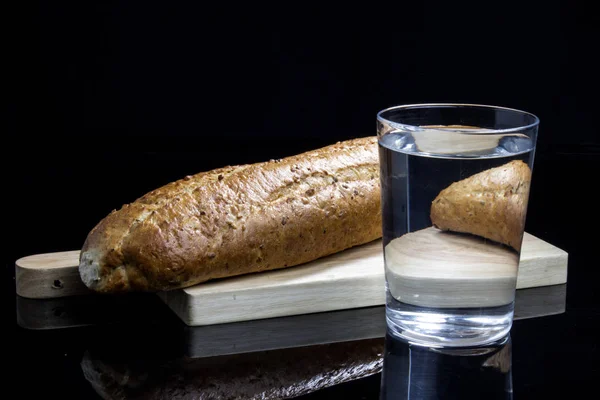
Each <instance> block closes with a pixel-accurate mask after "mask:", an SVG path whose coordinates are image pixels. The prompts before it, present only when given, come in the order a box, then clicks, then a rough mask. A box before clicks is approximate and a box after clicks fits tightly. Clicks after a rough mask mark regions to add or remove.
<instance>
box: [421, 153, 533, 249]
mask: <svg viewBox="0 0 600 400" xmlns="http://www.w3.org/2000/svg"><path fill="white" fill-rule="evenodd" d="M530 184H531V170H530V169H529V166H528V165H527V164H525V163H524V162H523V161H511V162H509V163H507V164H505V165H502V166H500V167H496V168H491V169H488V170H486V171H483V172H480V173H478V174H475V175H473V176H470V177H468V178H466V179H463V180H461V181H459V182H454V183H453V184H452V185H450V186H448V187H447V188H446V189H444V190H442V191H441V192H440V194H439V195H438V196H437V197H436V198H435V199H434V200H433V202H432V204H431V222H432V223H433V225H434V226H435V227H437V228H439V229H442V230H449V231H455V232H464V233H471V234H474V235H478V236H482V237H484V238H487V239H490V240H493V241H496V242H499V243H503V244H506V245H508V246H511V247H513V248H514V249H515V250H517V251H520V250H521V242H522V240H523V232H524V229H525V215H526V212H527V201H528V198H529V186H530Z"/></svg>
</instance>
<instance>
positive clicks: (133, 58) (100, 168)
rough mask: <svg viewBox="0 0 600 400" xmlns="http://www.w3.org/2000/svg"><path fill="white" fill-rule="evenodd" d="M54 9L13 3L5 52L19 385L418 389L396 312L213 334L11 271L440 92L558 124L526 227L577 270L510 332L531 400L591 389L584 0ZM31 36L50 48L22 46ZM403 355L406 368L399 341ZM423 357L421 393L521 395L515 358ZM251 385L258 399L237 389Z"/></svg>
mask: <svg viewBox="0 0 600 400" xmlns="http://www.w3.org/2000/svg"><path fill="white" fill-rule="evenodd" d="M40 3H41V7H38V8H34V9H32V10H28V12H27V15H28V16H31V17H32V18H31V19H32V21H31V22H33V23H32V25H33V26H32V29H31V30H30V29H29V27H23V26H22V24H21V19H20V18H14V17H13V14H12V13H5V15H6V16H7V20H14V21H15V22H16V23H17V24H18V26H16V27H15V29H13V30H11V32H13V33H14V34H11V35H7V39H8V40H7V42H9V45H12V46H13V47H14V48H15V49H19V52H18V53H19V54H18V55H16V56H14V57H12V56H11V55H10V54H9V55H7V56H6V57H5V58H6V64H9V66H10V65H14V66H15V73H14V74H8V75H7V76H6V77H7V81H9V84H10V83H13V84H14V85H13V86H14V93H13V92H12V91H11V89H12V87H9V92H8V94H7V95H6V94H5V98H6V99H7V100H8V103H9V107H6V108H3V111H4V110H5V109H8V111H9V113H11V112H12V111H17V112H15V113H14V118H10V117H9V125H8V129H6V127H5V126H4V125H3V128H5V129H4V130H3V133H5V134H7V137H8V138H7V139H5V141H4V142H3V145H4V147H3V150H4V153H3V157H2V171H3V186H2V187H3V192H2V194H3V211H4V213H3V217H4V218H5V219H6V218H7V219H8V224H4V225H3V227H4V228H5V229H4V234H5V236H8V240H5V242H4V246H3V249H2V250H3V252H2V257H3V264H2V266H3V269H2V289H3V290H2V303H1V304H2V314H1V315H2V320H1V321H2V328H3V329H2V335H0V337H1V338H2V339H1V342H0V343H1V344H2V354H3V358H2V359H3V361H4V363H3V366H4V367H5V368H4V369H3V371H4V372H3V376H2V384H3V385H2V395H3V397H5V398H24V399H29V398H35V399H39V398H48V397H53V396H56V397H57V398H61V399H95V398H102V396H104V398H124V397H127V396H130V397H131V396H138V398H142V397H146V398H161V397H160V396H162V398H171V397H172V396H171V395H173V394H174V393H178V394H180V395H181V398H186V396H187V398H193V396H197V397H199V394H198V393H200V392H202V393H213V394H214V393H217V392H216V390H219V388H221V389H223V388H224V385H233V384H234V383H235V382H237V383H238V386H229V388H230V389H232V390H231V391H230V392H229V393H243V394H246V395H250V394H254V395H255V394H257V393H260V388H263V389H265V390H272V388H274V387H276V386H277V385H278V386H277V387H278V388H280V389H281V388H282V387H287V388H290V387H295V388H300V387H301V385H300V384H298V382H300V381H302V382H308V381H310V376H313V377H315V376H327V379H326V382H328V384H332V385H333V386H330V387H325V388H320V389H319V390H317V391H314V392H312V393H304V392H302V393H304V394H302V396H304V398H306V399H332V398H346V399H378V398H379V396H380V394H381V393H382V392H383V393H386V394H387V397H388V398H394V396H396V397H397V396H402V395H403V393H405V391H404V387H403V386H402V385H404V386H406V382H407V377H408V376H409V374H404V373H394V374H392V375H390V376H386V382H388V384H387V387H386V388H385V389H384V390H383V391H382V390H381V386H380V385H381V381H382V379H381V378H382V374H381V373H379V372H376V367H378V366H379V367H382V366H383V363H380V364H377V363H376V362H375V360H374V359H373V357H377V354H378V352H379V350H380V351H381V354H383V353H384V340H385V339H384V335H385V329H384V324H383V323H382V320H381V319H378V318H379V316H378V315H381V317H383V313H382V312H381V310H379V311H377V310H361V311H357V313H356V314H354V315H355V316H356V325H354V326H352V323H353V322H352V317H348V318H346V317H344V315H342V317H340V314H336V316H335V317H331V320H330V319H329V317H326V316H319V317H316V316H315V317H310V318H309V317H306V318H299V319H298V321H302V323H299V324H298V325H296V326H295V327H294V323H293V322H292V321H291V320H287V322H284V323H282V325H280V326H279V327H277V326H276V325H277V323H276V322H274V321H269V322H264V323H263V322H257V323H256V324H244V325H239V326H237V327H235V328H233V327H232V329H229V327H223V326H221V327H210V329H205V330H199V329H198V330H196V329H193V328H188V327H186V326H184V325H183V324H182V323H181V322H180V321H179V320H178V319H177V318H176V317H175V316H174V315H173V314H172V313H170V311H169V310H168V309H167V308H166V307H165V306H164V305H163V304H162V303H161V302H160V301H156V299H155V298H151V299H150V298H146V299H143V298H137V299H130V300H125V299H111V300H109V299H106V298H87V299H83V298H78V299H71V300H73V301H72V302H64V301H63V300H62V299H59V300H56V301H54V300H53V301H46V302H40V301H28V300H26V299H17V298H16V297H15V293H14V269H13V267H14V261H15V260H16V259H17V258H19V257H22V256H26V255H30V254H36V253H43V252H52V251H64V250H72V249H77V248H80V247H81V245H82V243H83V241H84V240H85V236H86V235H87V233H88V232H89V230H90V229H91V228H92V227H93V226H94V224H95V223H97V222H98V221H99V220H100V219H101V218H102V217H104V216H105V215H106V214H107V213H109V212H110V211H111V210H112V209H114V208H118V207H120V206H121V205H122V204H124V203H127V202H130V201H133V200H134V199H135V198H137V197H139V196H141V195H142V194H144V193H146V192H147V191H149V190H151V189H154V188H156V187H157V186H159V185H163V184H166V183H168V182H170V181H172V180H175V179H179V178H181V177H183V176H185V175H187V174H191V173H196V172H200V171H205V170H209V169H212V168H217V167H222V166H224V165H234V164H242V163H249V162H258V161H264V160H268V159H271V158H280V157H284V156H287V155H292V154H297V153H299V152H302V151H306V150H309V149H314V148H317V147H320V146H324V145H327V144H330V143H332V142H335V141H337V140H344V139H348V138H351V137H358V136H365V135H374V134H375V124H374V122H375V115H376V113H377V111H379V110H381V109H383V108H386V107H389V106H393V105H397V104H408V103H416V102H432V101H452V102H475V103H482V104H493V105H500V106H507V107H515V108H520V109H523V110H526V111H529V112H532V113H534V114H536V115H538V116H539V117H540V119H541V124H540V134H539V140H538V149H537V151H536V158H535V164H534V170H533V182H532V188H531V196H530V202H529V211H528V216H527V225H526V231H527V232H529V233H531V234H533V235H535V236H537V237H539V238H541V239H543V240H546V241H548V242H550V243H551V244H553V245H555V246H558V247H560V248H562V249H564V250H566V251H567V252H568V253H569V277H568V284H567V285H566V287H561V288H554V292H553V293H554V294H549V293H548V292H546V291H545V289H544V288H543V289H540V290H536V291H532V292H527V293H523V296H524V297H530V298H532V299H537V300H539V301H538V302H537V303H535V304H536V305H533V306H532V308H528V309H524V310H521V317H523V318H525V317H527V318H525V319H519V320H517V321H515V323H514V325H513V328H512V331H511V352H512V370H511V375H512V387H513V395H514V398H516V399H564V398H568V399H579V398H593V397H594V394H595V393H596V391H597V384H598V382H599V381H600V367H599V366H600V328H599V325H600V296H599V294H598V293H600V291H599V290H598V282H600V267H599V265H598V264H599V261H598V247H599V244H598V239H599V234H598V232H597V231H598V217H597V214H598V211H597V210H598V205H597V197H598V196H597V194H596V193H595V189H596V186H598V180H599V179H598V176H600V174H599V172H600V171H599V168H598V167H599V160H600V147H599V144H600V142H599V139H598V138H599V137H600V135H598V128H597V125H598V124H597V120H598V102H597V94H598V90H597V84H598V70H599V68H598V63H597V61H595V59H596V57H595V55H596V52H595V51H593V50H594V49H595V47H597V42H598V40H597V38H598V27H599V26H600V24H598V23H597V22H596V21H595V20H594V19H596V18H597V15H598V14H597V13H595V12H592V10H590V9H588V8H586V7H584V5H583V4H581V3H582V2H577V1H574V2H573V1H571V2H558V1H547V2H530V3H528V2H522V1H520V2H502V3H497V4H496V3H494V5H493V6H489V5H487V4H484V5H481V4H477V5H475V6H473V5H468V6H461V5H459V4H458V3H456V2H441V3H440V4H435V5H434V4H433V3H431V2H425V3H424V2H414V1H413V2H407V1H399V2H395V3H394V4H393V5H390V6H389V8H387V6H386V7H383V6H381V5H379V4H376V3H374V2H372V3H362V4H361V6H360V7H337V6H336V7H335V8H333V7H332V9H331V10H329V11H331V12H329V13H327V12H323V13H322V14H321V13H320V12H321V11H322V7H324V4H321V5H320V7H319V8H311V7H295V8H294V9H293V10H291V11H289V10H284V9H283V8H284V7H287V6H288V5H287V4H284V3H282V7H281V9H280V10H272V9H271V7H272V6H269V9H264V10H260V9H257V7H258V5H257V4H256V3H247V5H246V8H245V9H236V7H235V6H232V5H231V4H230V3H222V5H221V6H222V8H223V9H222V10H220V11H219V12H217V13H211V10H209V9H208V8H209V7H208V6H206V4H205V3H204V2H193V3H190V5H188V6H186V7H184V6H178V5H176V4H175V3H173V4H171V3H169V4H168V5H166V3H165V2H154V1H147V2H144V5H140V4H138V3H135V2H112V3H111V4H109V3H110V2H107V3H106V4H104V3H103V4H100V2H94V1H84V2H81V1H79V2H68V1H67V2H50V1H45V2H40ZM212 5H218V4H216V3H215V4H212ZM272 11H275V14H276V16H275V17H274V16H273V15H272ZM294 17H295V18H294ZM9 22H10V21H9ZM29 31H31V33H32V36H35V40H34V43H33V44H31V43H29V42H28V41H20V40H19V39H20V36H21V34H22V33H23V32H29ZM15 36H16V38H15ZM29 56H30V57H31V59H28V58H29ZM17 70H18V71H17ZM4 93H6V92H4ZM13 94H14V95H13ZM3 121H4V120H3ZM561 292H562V293H563V295H564V297H562V299H561V297H560V296H556V294H557V293H559V294H560V293H561ZM519 295H521V294H519ZM517 306H518V305H517ZM542 311H543V312H542ZM378 313H379V314H378ZM350 314H352V313H350ZM345 315H349V314H345ZM542 315H543V316H542ZM321 318H323V319H321ZM336 321H337V322H336ZM340 321H342V322H343V323H342V324H341V325H339V328H338V329H339V330H336V324H337V323H341V322H340ZM17 322H19V323H21V324H22V325H23V326H27V328H24V327H22V326H19V325H18V324H17ZM80 325H84V326H80ZM67 326H71V327H69V328H67ZM43 327H46V328H49V327H52V328H54V329H44V330H40V328H43ZM284 327H285V329H284ZM291 327H294V328H292V329H290V328H291ZM34 328H35V329H34ZM303 328H304V329H308V331H303ZM271 332H272V333H273V334H271ZM354 334H356V335H359V336H357V337H354V338H353V337H352V336H353V335H354ZM270 338H272V339H276V340H275V341H270V340H269V339H270ZM326 338H330V339H329V340H326ZM319 343H320V344H319ZM294 345H300V346H302V347H294ZM278 346H284V347H285V348H284V349H281V348H279V349H278ZM388 348H390V346H388ZM393 349H394V351H396V350H398V354H400V356H399V357H400V358H399V360H400V361H399V363H400V366H399V368H405V364H402V362H404V361H402V360H403V359H402V357H404V360H406V357H405V356H402V354H405V353H402V351H403V350H402V347H401V346H400V345H398V346H394V347H393ZM239 351H243V353H241V354H238V353H236V352H239ZM373 351H375V353H373ZM417 353H418V354H417ZM499 353H500V352H499ZM373 354H375V356H374V355H373ZM496 354H497V353H496ZM412 355H413V356H415V357H416V356H417V355H422V356H423V358H422V359H421V361H423V363H422V364H420V366H421V369H420V370H419V371H420V372H419V374H420V375H419V377H420V378H421V382H423V386H422V387H415V388H414V389H413V390H412V391H411V393H420V394H422V395H423V396H425V395H426V394H432V393H438V395H440V396H441V395H442V394H444V393H442V390H441V388H445V389H446V390H447V393H451V392H448V390H450V389H455V390H457V389H464V390H467V389H470V388H473V387H474V388H480V389H481V390H487V391H486V392H485V393H486V394H489V398H495V397H496V398H503V397H502V396H504V395H505V394H506V390H505V386H504V385H503V383H504V382H505V381H504V380H503V379H504V378H503V377H502V374H499V375H496V373H495V372H494V371H493V370H494V369H498V368H497V367H491V366H490V367H488V366H482V367H481V368H479V367H478V366H479V365H483V364H482V362H481V361H482V360H480V359H476V360H475V361H470V360H472V359H470V358H463V357H460V356H446V355H439V354H435V355H429V353H422V352H420V351H419V352H417V351H415V352H412ZM238 357H239V363H238V361H237V360H238ZM345 357H347V358H345ZM361 360H362V361H361ZM425 360H426V361H427V362H424V361H425ZM442 360H450V361H448V363H446V362H444V363H442ZM312 361H314V363H315V364H314V365H313V364H311V362H312ZM390 361H392V358H391V357H390ZM416 361H419V360H415V362H416ZM361 362H363V364H361ZM188 363H189V364H191V367H190V368H188V369H186V366H187V365H188ZM483 363H485V361H483ZM361 365H363V366H361ZM242 366H243V367H242ZM449 366H450V367H449ZM400 371H402V370H401V369H400ZM431 371H435V374H433V373H432V372H431ZM219 374H222V375H219ZM319 374H321V375H319ZM368 374H371V375H369V376H365V375H368ZM434 376H435V383H434V382H433V378H432V377H434ZM206 377H211V378H210V380H205V378H206ZM337 377H346V378H347V380H348V381H347V382H344V383H341V382H342V380H341V379H340V380H338V381H336V380H335V379H337ZM430 378H431V379H430ZM206 379H208V378H206ZM481 381H483V382H486V383H489V385H484V387H482V385H481ZM242 382H246V383H247V384H251V385H252V386H251V387H252V388H253V389H252V390H241V391H237V392H234V391H233V388H238V389H241V388H243V384H242ZM414 382H419V381H418V380H417V381H414ZM438 383H439V384H441V385H443V386H440V387H438ZM169 385H171V386H170V387H171V389H170V390H172V389H173V388H177V390H178V391H176V392H175V391H169V392H168V391H167V388H168V387H169ZM202 385H204V386H202ZM432 385H435V387H433V386H432ZM304 387H305V388H312V389H317V388H319V387H320V386H318V385H316V384H313V385H312V386H309V385H306V384H305V386H304ZM161 388H163V390H164V391H162V392H161V391H160V389H161ZM202 388H205V389H206V391H204V389H202ZM269 388H270V389H269ZM390 388H391V389H390ZM394 388H398V389H397V390H395V389H394ZM188 389H189V390H188ZM488 389H489V390H488ZM103 390H104V391H103ZM269 393H271V394H273V393H275V392H273V391H271V392H269ZM280 393H281V392H280ZM447 393H446V394H447ZM463 393H464V392H463ZM294 394H300V392H295V393H294Z"/></svg>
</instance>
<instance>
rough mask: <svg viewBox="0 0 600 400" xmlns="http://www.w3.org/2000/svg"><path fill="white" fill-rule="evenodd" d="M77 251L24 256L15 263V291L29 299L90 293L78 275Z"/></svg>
mask: <svg viewBox="0 0 600 400" xmlns="http://www.w3.org/2000/svg"><path fill="white" fill-rule="evenodd" d="M78 265H79V250H73V251H63V252H57V253H45V254H36V255H32V256H27V257H23V258H20V259H18V260H17V261H16V262H15V280H16V292H17V294H18V295H19V296H23V297H27V298H31V299H51V298H56V297H65V296H75V295H80V294H90V293H92V292H91V291H90V290H89V289H88V288H87V287H86V286H85V285H84V284H83V282H82V281H81V278H80V277H79V270H78Z"/></svg>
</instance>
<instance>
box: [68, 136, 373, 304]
mask: <svg viewBox="0 0 600 400" xmlns="http://www.w3.org/2000/svg"><path fill="white" fill-rule="evenodd" d="M376 143H377V141H376V138H375V137H367V138H361V139H354V140H349V141H345V142H341V143H338V144H335V145H332V146H328V147H325V148H322V149H319V150H314V151H310V152H307V153H304V154H300V155H297V156H292V157H288V158H285V159H281V160H271V161H269V162H264V163H258V164H252V165H241V166H233V167H226V168H221V169H218V170H213V171H209V172H204V173H200V174H197V175H194V176H188V177H186V178H184V179H182V180H179V181H176V182H173V183H170V184H168V185H166V186H163V187H161V188H159V189H157V190H154V191H152V192H150V193H148V194H146V195H145V196H143V197H141V198H139V199H138V200H136V201H134V202H133V203H131V204H128V205H125V206H123V207H122V208H121V209H120V210H118V211H113V212H112V213H111V214H109V215H108V216H107V217H106V218H104V219H103V220H102V221H101V222H100V223H99V224H98V225H97V226H96V227H95V228H94V229H93V230H92V231H91V232H90V233H89V235H88V237H87V239H86V241H85V244H84V245H83V248H82V251H81V258H80V265H79V271H80V275H81V278H82V280H83V282H84V283H85V284H86V285H87V286H88V287H89V288H91V289H93V290H96V291H98V292H109V293H116V292H126V291H158V290H169V289H175V288H182V287H187V286H191V285H195V284H197V283H200V282H204V281H207V280H210V279H215V278H224V277H230V276H234V275H240V274H247V273H252V272H259V271H266V270H272V269H277V268H284V267H291V266H295V265H298V264H302V263H306V262H308V261H312V260H314V259H317V258H320V257H323V256H326V255H329V254H333V253H336V252H339V251H342V250H344V249H347V248H350V247H352V246H356V245H360V244H363V243H367V242H369V241H372V240H375V239H377V238H379V237H381V210H380V191H379V164H378V162H379V160H378V153H377V144H376Z"/></svg>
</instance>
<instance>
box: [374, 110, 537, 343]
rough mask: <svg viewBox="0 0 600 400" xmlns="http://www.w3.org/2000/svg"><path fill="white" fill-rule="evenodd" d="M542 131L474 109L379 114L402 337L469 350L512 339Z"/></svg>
mask: <svg viewBox="0 0 600 400" xmlns="http://www.w3.org/2000/svg"><path fill="white" fill-rule="evenodd" d="M538 124H539V119H538V118H537V117H536V116H535V115H533V114H530V113H527V112H523V111H519V110H514V109H509V108H502V107H494V106H486V105H474V104H415V105H402V106H397V107H392V108H388V109H385V110H383V111H381V112H379V113H378V114H377V135H378V140H379V156H380V164H381V196H382V203H381V207H382V214H383V246H384V258H385V277H386V292H387V299H386V317H387V325H388V331H389V332H390V333H391V334H392V335H394V336H396V337H398V338H401V339H404V340H407V341H408V342H410V343H413V344H420V345H425V346H430V347H462V346H478V345H485V344H489V343H492V342H494V341H497V340H500V339H502V338H504V337H505V336H506V335H507V334H508V333H509V331H510V328H511V326H512V319H513V308H514V307H513V306H514V298H515V289H516V282H517V271H518V265H519V257H520V251H521V244H522V240H523V233H524V226H525V217H526V212H527V203H528V198H529V187H530V185H531V173H532V167H533V158H534V152H535V144H536V140H537V131H538Z"/></svg>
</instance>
